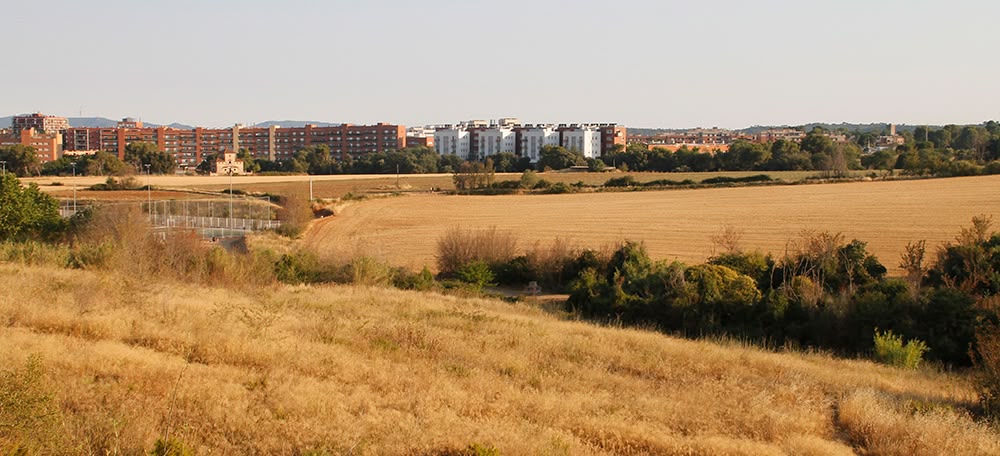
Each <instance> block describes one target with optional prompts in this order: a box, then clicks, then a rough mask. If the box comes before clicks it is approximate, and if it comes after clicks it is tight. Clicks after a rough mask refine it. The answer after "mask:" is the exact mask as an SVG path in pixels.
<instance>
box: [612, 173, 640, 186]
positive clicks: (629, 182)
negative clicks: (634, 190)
mask: <svg viewBox="0 0 1000 456" xmlns="http://www.w3.org/2000/svg"><path fill="white" fill-rule="evenodd" d="M639 185H641V184H640V183H639V181H637V180H636V179H635V178H634V177H632V176H622V177H612V178H611V179H608V181H607V182H605V183H604V186H605V187H636V186H639Z"/></svg>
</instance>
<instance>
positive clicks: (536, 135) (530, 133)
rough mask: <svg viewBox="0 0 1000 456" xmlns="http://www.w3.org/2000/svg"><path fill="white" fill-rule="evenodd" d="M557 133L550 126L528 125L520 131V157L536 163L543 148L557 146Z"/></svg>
mask: <svg viewBox="0 0 1000 456" xmlns="http://www.w3.org/2000/svg"><path fill="white" fill-rule="evenodd" d="M558 145H559V131H558V130H556V129H555V128H553V127H552V126H551V125H538V126H531V125H528V126H526V127H524V128H523V129H521V155H522V156H525V157H528V158H529V159H531V162H532V163H534V162H537V161H538V158H539V157H540V156H541V153H542V147H543V146H558Z"/></svg>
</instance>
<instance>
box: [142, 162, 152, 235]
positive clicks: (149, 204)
mask: <svg viewBox="0 0 1000 456" xmlns="http://www.w3.org/2000/svg"><path fill="white" fill-rule="evenodd" d="M149 165H150V164H149V163H146V164H145V165H143V166H145V167H146V212H148V213H149V221H150V222H152V221H153V190H152V188H153V187H152V186H151V185H150V184H149Z"/></svg>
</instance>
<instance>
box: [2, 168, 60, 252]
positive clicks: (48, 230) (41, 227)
mask: <svg viewBox="0 0 1000 456" xmlns="http://www.w3.org/2000/svg"><path fill="white" fill-rule="evenodd" d="M63 228H65V223H64V222H63V219H62V217H60V216H59V203H58V202H57V201H56V200H55V198H53V197H52V196H50V195H48V194H46V193H43V192H42V191H41V190H39V189H38V185H36V184H34V183H32V184H31V185H29V186H27V187H22V186H21V181H19V180H18V179H17V177H15V176H14V175H13V174H10V173H8V174H5V175H3V177H0V241H8V240H14V241H20V240H25V239H34V238H40V239H48V238H54V237H55V236H57V235H58V234H60V233H61V232H62V230H63Z"/></svg>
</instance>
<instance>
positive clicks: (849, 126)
mask: <svg viewBox="0 0 1000 456" xmlns="http://www.w3.org/2000/svg"><path fill="white" fill-rule="evenodd" d="M918 126H923V125H907V124H896V132H897V133H902V132H904V131H909V132H912V131H913V130H914V129H916V128H917V127H918ZM815 127H822V128H825V129H827V130H831V131H835V130H841V129H843V130H847V131H849V132H855V131H857V132H859V133H868V132H873V133H882V132H883V131H885V132H888V131H889V124H888V123H870V124H856V123H847V122H842V123H838V124H832V123H822V122H812V123H807V124H804V125H754V126H752V127H747V128H741V129H737V130H733V131H735V132H737V133H744V134H748V135H752V134H757V133H760V132H762V131H765V130H770V129H775V128H795V129H799V130H803V131H810V130H812V129H813V128H815ZM928 127H930V128H931V129H939V128H942V126H940V125H928ZM686 130H688V129H685V128H629V129H628V134H629V135H640V136H654V135H658V134H664V133H677V132H683V131H686Z"/></svg>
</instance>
